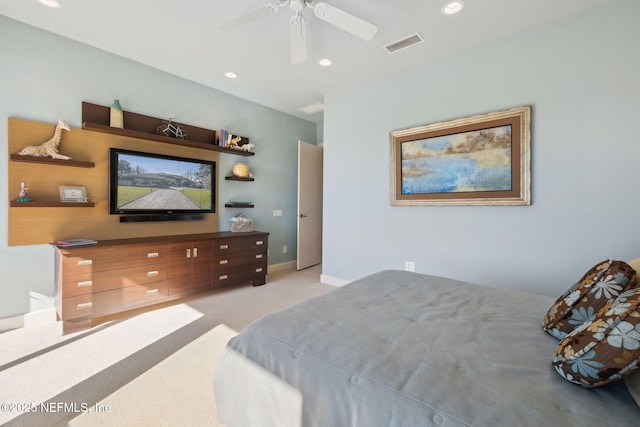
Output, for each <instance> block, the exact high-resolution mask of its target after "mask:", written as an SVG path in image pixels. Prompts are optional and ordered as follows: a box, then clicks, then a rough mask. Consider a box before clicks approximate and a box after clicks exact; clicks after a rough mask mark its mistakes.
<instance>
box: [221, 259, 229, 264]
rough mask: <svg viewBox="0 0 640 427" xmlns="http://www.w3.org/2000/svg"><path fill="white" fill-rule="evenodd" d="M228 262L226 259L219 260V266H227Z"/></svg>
mask: <svg viewBox="0 0 640 427" xmlns="http://www.w3.org/2000/svg"><path fill="white" fill-rule="evenodd" d="M228 263H229V260H228V259H221V260H220V264H228Z"/></svg>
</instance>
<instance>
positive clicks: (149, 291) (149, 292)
mask: <svg viewBox="0 0 640 427" xmlns="http://www.w3.org/2000/svg"><path fill="white" fill-rule="evenodd" d="M157 293H158V290H157V289H149V290H148V291H147V295H153V294H157Z"/></svg>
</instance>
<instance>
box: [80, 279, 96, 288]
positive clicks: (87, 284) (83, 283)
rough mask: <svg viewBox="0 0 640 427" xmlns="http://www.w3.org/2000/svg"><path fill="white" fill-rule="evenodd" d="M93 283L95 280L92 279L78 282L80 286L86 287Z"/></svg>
mask: <svg viewBox="0 0 640 427" xmlns="http://www.w3.org/2000/svg"><path fill="white" fill-rule="evenodd" d="M91 285H93V282H92V281H91V280H87V281H86V282H78V287H79V288H86V287H87V286H91Z"/></svg>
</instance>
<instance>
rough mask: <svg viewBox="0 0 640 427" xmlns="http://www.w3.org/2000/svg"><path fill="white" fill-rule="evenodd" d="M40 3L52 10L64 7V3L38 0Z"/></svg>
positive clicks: (55, 0) (52, 0) (54, 0)
mask: <svg viewBox="0 0 640 427" xmlns="http://www.w3.org/2000/svg"><path fill="white" fill-rule="evenodd" d="M38 1H39V2H40V4H43V5H45V6H47V7H50V8H52V9H60V8H61V7H62V3H60V2H59V1H58V0H38Z"/></svg>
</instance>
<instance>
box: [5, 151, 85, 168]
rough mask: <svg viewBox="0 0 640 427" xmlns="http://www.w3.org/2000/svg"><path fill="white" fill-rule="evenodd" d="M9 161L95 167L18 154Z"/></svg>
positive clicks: (77, 162) (77, 161)
mask: <svg viewBox="0 0 640 427" xmlns="http://www.w3.org/2000/svg"><path fill="white" fill-rule="evenodd" d="M10 159H11V161H13V162H27V163H40V164H44V165H57V166H71V167H76V168H93V167H95V166H96V164H95V163H93V162H84V161H80V160H73V159H70V160H63V159H53V158H51V157H34V156H21V155H20V154H11V155H10Z"/></svg>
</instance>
